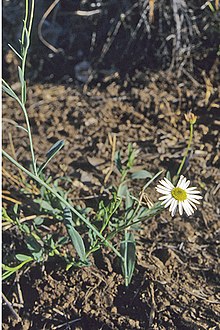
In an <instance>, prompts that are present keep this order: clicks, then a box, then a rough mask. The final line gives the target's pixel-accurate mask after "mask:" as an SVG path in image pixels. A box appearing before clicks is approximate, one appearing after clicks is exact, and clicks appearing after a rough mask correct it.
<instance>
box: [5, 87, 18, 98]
mask: <svg viewBox="0 0 220 330" xmlns="http://www.w3.org/2000/svg"><path fill="white" fill-rule="evenodd" d="M2 89H3V91H4V92H5V93H6V94H8V95H9V96H11V97H13V99H17V95H16V94H15V92H14V91H13V90H12V89H11V88H10V87H6V86H4V85H2Z"/></svg>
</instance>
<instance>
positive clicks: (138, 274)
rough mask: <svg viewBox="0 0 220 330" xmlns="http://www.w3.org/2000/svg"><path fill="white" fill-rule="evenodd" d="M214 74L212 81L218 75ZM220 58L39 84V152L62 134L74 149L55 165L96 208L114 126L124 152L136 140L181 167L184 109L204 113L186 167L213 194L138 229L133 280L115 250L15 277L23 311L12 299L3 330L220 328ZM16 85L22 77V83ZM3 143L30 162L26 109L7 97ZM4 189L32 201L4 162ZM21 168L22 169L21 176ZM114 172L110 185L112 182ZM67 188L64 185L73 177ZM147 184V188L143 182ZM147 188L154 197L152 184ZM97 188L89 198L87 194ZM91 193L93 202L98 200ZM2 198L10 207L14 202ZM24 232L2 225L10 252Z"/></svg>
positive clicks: (153, 166) (159, 159) (156, 158)
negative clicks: (85, 81)
mask: <svg viewBox="0 0 220 330" xmlns="http://www.w3.org/2000/svg"><path fill="white" fill-rule="evenodd" d="M209 79H210V80H209ZM219 81H220V79H219V76H218V75H217V70H216V66H213V68H212V71H210V72H209V74H208V75H206V76H205V75H203V76H202V75H201V76H199V77H191V76H188V77H186V76H185V77H183V78H182V79H180V78H179V79H177V78H176V75H175V74H172V73H169V72H168V73H167V72H158V73H152V72H151V73H148V72H146V73H138V72H137V74H136V75H135V76H134V78H133V79H131V80H127V81H126V82H124V83H123V84H122V83H121V82H120V80H119V78H117V77H115V76H113V77H108V78H106V79H105V81H104V82H103V83H102V84H100V85H99V86H97V87H93V88H88V89H87V90H85V89H84V90H82V89H81V90H80V89H79V88H78V89H75V88H74V87H72V86H63V85H46V84H44V85H40V84H36V85H34V86H31V88H30V89H29V98H28V102H29V115H30V120H31V124H32V130H33V136H34V147H35V150H36V153H37V155H38V160H39V161H42V160H43V159H44V158H43V157H44V155H45V152H46V151H47V150H48V148H49V147H50V146H51V145H52V144H53V143H54V142H56V141H57V140H58V139H65V147H64V148H63V150H62V151H61V152H60V153H59V154H58V156H57V158H56V160H54V161H53V162H52V163H51V165H50V166H49V169H50V172H51V173H53V174H54V175H55V177H59V176H65V175H66V176H69V177H70V178H71V180H72V183H71V186H70V188H71V194H70V197H71V199H72V201H73V203H74V205H75V204H76V203H78V201H77V200H76V199H77V198H78V197H79V198H80V199H81V203H82V204H86V205H88V204H89V203H90V204H91V205H95V203H96V199H95V198H94V197H93V196H99V195H100V194H101V193H100V191H101V190H102V187H103V184H104V179H105V176H106V173H107V171H108V169H109V166H110V161H111V145H110V140H109V135H111V136H112V135H113V134H115V135H116V138H117V149H120V150H121V151H122V155H125V153H126V149H127V145H128V143H132V144H133V147H134V148H135V149H139V154H138V157H137V161H136V166H138V167H140V168H145V169H147V170H149V171H152V172H153V173H156V172H157V171H158V170H159V169H165V170H167V169H169V170H170V171H171V172H172V173H174V172H175V169H176V168H177V166H178V164H179V162H180V161H181V156H182V152H183V150H184V147H185V145H186V139H187V137H188V130H187V128H188V126H187V124H186V122H185V120H184V113H186V111H188V110H189V109H192V110H193V111H194V112H195V114H196V115H198V122H197V124H196V127H195V138H194V141H193V148H192V150H193V151H192V152H191V155H190V159H189V164H188V167H187V168H186V172H185V173H186V175H187V177H189V179H191V180H192V181H193V185H196V186H199V187H200V190H201V191H202V194H203V196H204V199H203V202H202V205H201V206H200V207H199V210H198V211H197V212H196V213H195V214H194V215H193V216H191V217H189V218H188V217H186V216H183V217H180V216H178V215H176V216H175V217H174V218H173V219H171V217H170V215H169V213H168V212H166V211H164V212H163V213H162V214H161V215H160V216H157V217H156V218H153V219H150V220H149V221H148V222H147V223H143V224H142V228H141V230H140V231H139V232H137V233H136V239H137V265H136V270H135V276H134V278H133V281H132V283H131V285H130V286H129V287H128V288H125V286H124V282H123V277H122V275H121V274H120V271H119V269H118V267H117V264H116V263H115V259H114V256H112V254H110V253H109V251H107V250H105V251H102V253H101V254H100V255H99V256H98V257H97V260H94V263H93V266H91V267H88V268H84V269H78V270H73V269H71V270H70V271H68V272H67V271H65V267H64V266H63V265H61V264H60V263H59V262H58V260H56V259H53V260H51V261H50V260H49V261H48V262H46V263H45V264H44V266H42V265H39V264H33V265H32V266H31V267H30V268H28V269H27V270H26V271H25V272H20V273H18V274H17V276H16V280H13V281H11V280H8V281H6V283H5V284H4V286H3V292H4V294H5V296H6V297H7V298H8V300H9V301H11V302H12V304H13V307H14V309H15V311H16V312H17V313H18V315H19V316H20V318H21V320H20V321H19V320H18V319H16V318H13V315H12V313H11V311H10V310H9V308H8V306H6V305H3V312H4V324H3V329H94V330H96V329H115V330H116V329H120V330H121V329H161V330H166V329H170V330H171V329H180V330H182V329H209V330H211V329H213V330H214V329H216V330H217V329H219V328H220V321H219V320H220V296H219V279H220V278H219V264H218V262H219V247H220V246H219V243H220V237H219V233H220V227H219V213H220V209H219V200H220V195H219V191H220V189H219V188H220V183H219V179H220V174H219V140H218V134H219V125H220V118H219V117H218V113H219V108H218V104H219V98H220V89H219V86H218V84H217V82H219ZM13 87H14V88H15V89H16V88H18V87H19V86H18V85H16V84H15V85H14V86H13ZM3 115H4V119H3V143H4V145H5V147H6V149H7V151H8V152H10V153H12V150H11V145H10V140H9V136H10V134H9V133H11V135H12V136H13V143H14V146H16V157H17V158H18V159H19V160H21V161H22V163H23V164H24V165H26V166H27V164H28V152H27V147H26V143H27V139H26V136H25V132H23V131H21V130H18V129H16V128H15V127H14V126H13V122H12V121H13V120H14V121H16V122H17V123H18V124H22V123H23V116H22V113H21V112H20V110H18V109H17V106H15V105H14V103H13V101H12V100H11V99H10V98H6V99H5V102H4V104H3ZM4 168H5V169H6V171H7V173H10V175H9V176H8V177H7V176H6V175H7V173H3V174H4V186H3V189H4V190H7V192H9V193H10V197H12V198H15V199H17V200H20V201H21V202H22V203H23V212H24V215H26V214H31V212H32V214H33V212H34V211H33V210H32V209H30V208H29V210H27V208H26V207H25V205H24V196H23V195H22V193H21V191H20V190H19V186H17V187H16V183H15V182H12V179H11V178H12V177H15V175H17V176H19V174H18V173H17V172H16V170H15V168H14V167H12V166H11V165H10V164H9V163H7V162H4ZM11 173H14V174H13V176H12V175H11ZM115 177H116V175H115V174H114V173H113V175H112V178H110V180H109V182H108V183H107V184H106V186H105V190H106V191H107V190H108V187H109V186H110V184H111V182H110V181H111V180H112V181H113V182H114V180H116V179H115ZM64 188H65V186H64ZM134 189H136V190H137V192H138V186H137V187H134ZM149 195H150V197H151V198H152V199H153V200H156V198H157V195H155V191H154V189H150V190H149ZM85 197H87V198H88V199H87V200H86V199H85V200H84V198H85ZM90 197H91V199H90ZM25 198H26V200H27V202H28V197H27V196H26V197H25ZM4 205H7V207H10V205H13V204H11V203H10V202H9V201H7V200H5V201H4ZM16 235H17V232H16V230H15V229H10V230H8V231H5V232H4V234H3V239H4V242H5V243H4V245H3V251H4V257H3V260H4V258H5V256H7V255H8V254H9V252H10V250H13V248H14V245H15V243H13V242H15V241H16V242H17V243H16V244H18V246H19V244H20V243H19V238H18V237H16Z"/></svg>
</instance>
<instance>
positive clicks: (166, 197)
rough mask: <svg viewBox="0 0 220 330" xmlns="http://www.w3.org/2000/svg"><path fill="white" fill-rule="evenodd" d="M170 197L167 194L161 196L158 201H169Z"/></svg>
mask: <svg viewBox="0 0 220 330" xmlns="http://www.w3.org/2000/svg"><path fill="white" fill-rule="evenodd" d="M170 197H172V195H171V194H169V195H168V194H167V195H166V196H161V197H159V201H162V200H164V199H170Z"/></svg>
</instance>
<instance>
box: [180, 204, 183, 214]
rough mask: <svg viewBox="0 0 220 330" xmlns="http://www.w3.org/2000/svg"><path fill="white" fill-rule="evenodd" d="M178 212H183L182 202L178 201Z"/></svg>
mask: <svg viewBox="0 0 220 330" xmlns="http://www.w3.org/2000/svg"><path fill="white" fill-rule="evenodd" d="M179 214H180V215H182V214H183V204H182V202H179Z"/></svg>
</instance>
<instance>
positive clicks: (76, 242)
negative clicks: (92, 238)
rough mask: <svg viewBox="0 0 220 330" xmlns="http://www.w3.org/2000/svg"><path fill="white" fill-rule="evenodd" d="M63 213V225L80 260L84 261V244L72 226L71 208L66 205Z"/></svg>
mask: <svg viewBox="0 0 220 330" xmlns="http://www.w3.org/2000/svg"><path fill="white" fill-rule="evenodd" d="M63 215H64V225H65V227H66V229H67V232H68V234H69V237H70V239H71V241H72V244H73V246H74V247H75V249H76V252H77V254H78V255H79V258H80V260H81V261H85V260H86V250H85V245H84V242H83V239H82V237H81V236H80V234H79V233H78V232H77V230H76V229H75V228H74V223H73V219H72V212H71V210H70V209H69V208H68V207H66V208H65V209H64V214H63Z"/></svg>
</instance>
